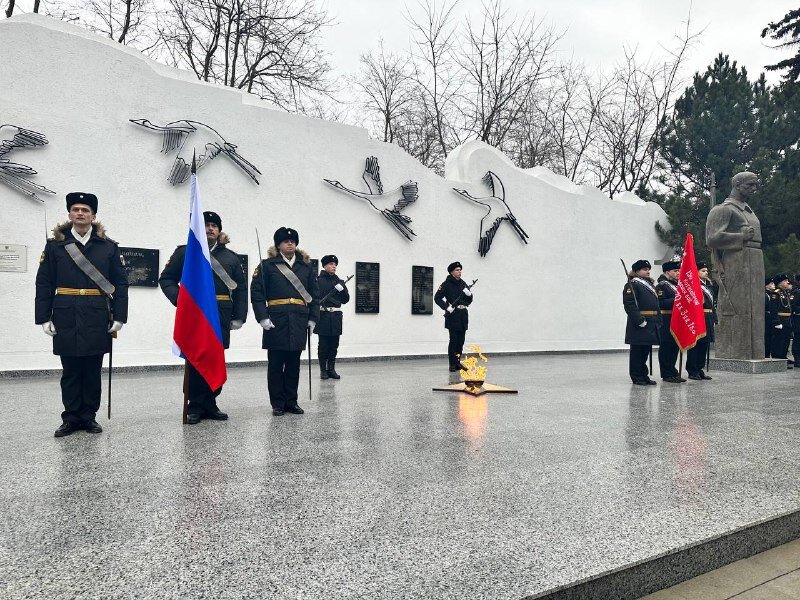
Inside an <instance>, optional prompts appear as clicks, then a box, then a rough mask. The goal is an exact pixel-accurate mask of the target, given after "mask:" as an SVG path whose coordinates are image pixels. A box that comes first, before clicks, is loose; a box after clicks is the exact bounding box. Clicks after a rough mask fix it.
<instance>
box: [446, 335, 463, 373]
mask: <svg viewBox="0 0 800 600" xmlns="http://www.w3.org/2000/svg"><path fill="white" fill-rule="evenodd" d="M447 331H449V332H450V343H449V344H447V360H448V361H449V362H450V366H451V367H452V366H455V365H457V364H458V363H459V355H461V354H463V352H464V338H466V336H467V332H466V331H456V330H454V329H448V330H447Z"/></svg>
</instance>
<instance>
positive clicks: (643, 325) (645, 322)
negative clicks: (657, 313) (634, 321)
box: [639, 319, 647, 327]
mask: <svg viewBox="0 0 800 600" xmlns="http://www.w3.org/2000/svg"><path fill="white" fill-rule="evenodd" d="M639 327H647V319H645V320H644V321H642V322H641V323H639Z"/></svg>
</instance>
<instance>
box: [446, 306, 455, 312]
mask: <svg viewBox="0 0 800 600" xmlns="http://www.w3.org/2000/svg"><path fill="white" fill-rule="evenodd" d="M454 310H455V308H453V307H452V306H448V307H447V312H449V313H451V312H453V311H454Z"/></svg>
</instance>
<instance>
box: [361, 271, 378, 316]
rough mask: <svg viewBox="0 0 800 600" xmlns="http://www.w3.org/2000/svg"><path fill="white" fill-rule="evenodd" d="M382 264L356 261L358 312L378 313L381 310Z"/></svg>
mask: <svg viewBox="0 0 800 600" xmlns="http://www.w3.org/2000/svg"><path fill="white" fill-rule="evenodd" d="M380 283H381V265H380V264H379V263H368V262H356V314H358V313H362V314H377V313H378V312H379V310H380Z"/></svg>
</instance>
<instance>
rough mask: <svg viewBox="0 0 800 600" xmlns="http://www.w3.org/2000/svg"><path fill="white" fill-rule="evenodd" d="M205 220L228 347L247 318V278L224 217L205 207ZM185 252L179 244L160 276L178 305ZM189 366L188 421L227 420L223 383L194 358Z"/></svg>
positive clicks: (166, 292) (223, 333)
mask: <svg viewBox="0 0 800 600" xmlns="http://www.w3.org/2000/svg"><path fill="white" fill-rule="evenodd" d="M203 220H204V221H205V229H206V231H205V233H206V242H207V243H208V248H209V256H210V259H211V269H212V271H213V272H214V292H215V295H216V303H217V309H218V310H219V325H220V332H221V333H222V345H223V347H224V348H226V349H227V348H228V346H229V345H230V339H231V330H232V329H240V328H241V327H242V324H243V323H244V322H245V320H246V319H247V280H246V279H245V276H244V271H243V270H242V263H241V261H240V260H239V255H238V254H236V253H235V252H234V251H233V250H231V249H229V248H228V246H227V245H228V243H229V242H230V238H228V235H227V234H226V233H224V232H223V231H222V217H220V216H219V215H218V214H217V213H215V212H211V211H205V212H203ZM185 256H186V246H185V245H183V246H178V247H177V248H176V249H175V252H173V253H172V256H171V257H170V259H169V261H167V265H166V266H165V267H164V270H163V271H162V272H161V276H160V277H159V278H158V283H159V285H160V286H161V291H163V292H164V295H165V296H166V297H167V299H168V300H169V301H170V302H172V305H173V306H177V305H178V291H179V284H180V282H181V276H182V274H183V263H184V258H185ZM186 369H187V377H188V386H189V389H188V394H189V398H188V401H189V404H188V406H187V415H186V423H187V424H189V425H194V424H196V423H199V422H200V421H201V420H202V419H212V420H214V421H225V420H227V419H228V415H227V414H226V413H224V412H222V411H221V410H220V409H219V407H218V406H217V397H218V396H219V395H220V393H221V392H222V387H221V386H220V387H219V388H217V389H214V390H212V389H211V388H210V387H209V386H208V383H207V382H206V380H205V379H203V377H202V376H201V375H200V373H199V372H198V371H197V369H195V368H194V367H193V366H192V364H191V362H187V363H186Z"/></svg>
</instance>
